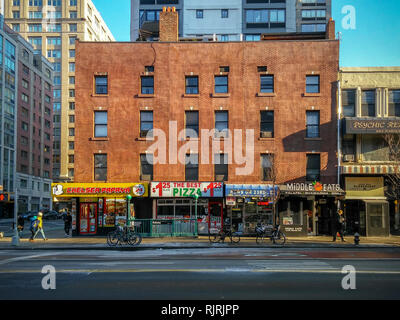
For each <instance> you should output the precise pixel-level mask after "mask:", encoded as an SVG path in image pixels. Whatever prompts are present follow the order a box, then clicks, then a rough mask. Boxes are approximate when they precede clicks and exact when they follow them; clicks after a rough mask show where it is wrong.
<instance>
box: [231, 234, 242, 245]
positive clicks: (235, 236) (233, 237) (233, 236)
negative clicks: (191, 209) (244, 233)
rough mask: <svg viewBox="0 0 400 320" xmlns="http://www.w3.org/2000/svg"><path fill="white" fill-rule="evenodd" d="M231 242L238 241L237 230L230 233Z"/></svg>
mask: <svg viewBox="0 0 400 320" xmlns="http://www.w3.org/2000/svg"><path fill="white" fill-rule="evenodd" d="M231 242H232V243H239V242H240V235H239V234H238V233H237V232H233V233H232V234H231Z"/></svg>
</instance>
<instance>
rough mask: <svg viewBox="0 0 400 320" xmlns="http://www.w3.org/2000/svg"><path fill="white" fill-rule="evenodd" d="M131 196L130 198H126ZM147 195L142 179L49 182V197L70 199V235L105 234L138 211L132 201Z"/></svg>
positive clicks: (135, 201)
mask: <svg viewBox="0 0 400 320" xmlns="http://www.w3.org/2000/svg"><path fill="white" fill-rule="evenodd" d="M128 196H131V200H127V199H128V198H127V197H128ZM147 196H148V184H147V183H143V184H139V183H64V184H56V183H55V184H53V185H52V197H53V201H59V200H61V199H65V198H69V199H70V200H71V203H72V206H71V214H72V232H73V235H99V234H106V233H108V232H109V231H110V230H112V229H113V228H115V226H116V225H125V224H126V222H127V219H131V218H134V217H136V216H137V215H139V213H138V212H137V211H136V210H137V207H138V206H137V205H136V203H137V202H138V201H139V199H141V198H145V197H147Z"/></svg>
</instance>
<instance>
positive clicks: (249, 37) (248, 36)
mask: <svg viewBox="0 0 400 320" xmlns="http://www.w3.org/2000/svg"><path fill="white" fill-rule="evenodd" d="M244 40H245V41H260V40H261V36H260V35H259V34H246V35H245V36H244Z"/></svg>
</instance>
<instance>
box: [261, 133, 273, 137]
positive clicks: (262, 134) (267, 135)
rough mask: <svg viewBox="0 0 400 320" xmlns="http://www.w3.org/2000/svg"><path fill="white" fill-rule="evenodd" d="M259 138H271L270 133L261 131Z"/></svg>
mask: <svg viewBox="0 0 400 320" xmlns="http://www.w3.org/2000/svg"><path fill="white" fill-rule="evenodd" d="M261 138H272V132H271V131H261Z"/></svg>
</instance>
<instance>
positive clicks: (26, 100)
mask: <svg viewBox="0 0 400 320" xmlns="http://www.w3.org/2000/svg"><path fill="white" fill-rule="evenodd" d="M21 100H22V101H23V102H25V103H28V102H29V97H28V96H27V95H26V94H25V93H22V94H21Z"/></svg>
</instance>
